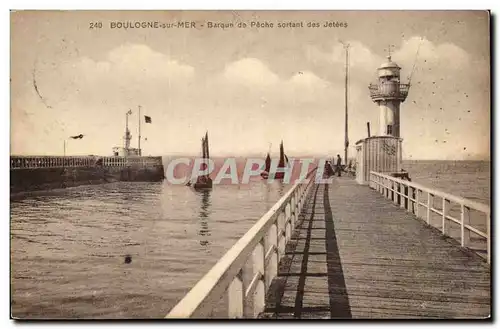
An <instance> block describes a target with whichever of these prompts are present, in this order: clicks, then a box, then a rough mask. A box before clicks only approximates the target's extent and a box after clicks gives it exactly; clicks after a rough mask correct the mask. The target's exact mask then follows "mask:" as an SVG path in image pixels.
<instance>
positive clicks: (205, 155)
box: [201, 137, 207, 159]
mask: <svg viewBox="0 0 500 329" xmlns="http://www.w3.org/2000/svg"><path fill="white" fill-rule="evenodd" d="M201 153H202V158H203V159H205V158H206V157H207V154H206V152H205V138H204V137H203V138H202V139H201Z"/></svg>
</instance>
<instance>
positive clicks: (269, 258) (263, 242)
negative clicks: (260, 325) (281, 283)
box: [166, 169, 316, 318]
mask: <svg viewBox="0 0 500 329" xmlns="http://www.w3.org/2000/svg"><path fill="white" fill-rule="evenodd" d="M315 172H316V169H313V170H312V171H310V172H309V173H308V174H307V176H306V177H305V179H303V180H300V181H298V182H297V183H295V184H294V185H293V187H291V188H290V190H289V191H288V192H287V193H286V194H285V195H284V196H283V197H282V198H281V199H280V200H279V201H278V202H277V203H276V204H275V205H274V206H273V207H272V208H271V209H270V210H269V211H268V212H267V213H266V214H265V215H264V216H262V217H261V218H260V219H259V220H258V221H257V223H256V224H255V225H254V226H253V227H252V228H250V230H248V231H247V233H245V235H243V236H242V237H241V238H240V239H239V240H238V241H237V242H236V244H234V245H233V247H232V248H231V249H229V251H228V252H227V253H226V254H225V255H224V256H223V257H222V258H221V259H220V260H219V261H218V262H217V264H215V265H214V267H212V269H211V270H210V271H209V272H208V273H207V274H206V275H205V276H204V277H203V278H202V279H201V280H200V281H198V283H197V284H196V285H195V286H194V287H193V288H192V289H191V290H190V291H189V292H188V294H187V295H186V296H185V297H184V298H183V299H182V300H181V301H180V302H179V303H178V304H177V305H176V306H175V307H174V308H173V309H172V310H171V311H170V313H169V314H168V315H167V316H166V317H167V318H195V317H201V316H202V315H203V314H204V313H205V312H210V311H211V310H210V309H211V308H214V305H215V304H216V303H218V302H220V301H221V299H223V298H224V297H225V296H224V295H225V294H226V295H227V296H226V297H227V304H228V306H227V315H228V317H229V318H244V317H246V318H252V317H257V316H258V314H259V313H260V312H262V311H263V310H264V307H265V297H266V293H267V291H268V289H269V286H270V284H271V281H272V280H273V278H274V277H276V275H277V274H278V264H279V261H280V259H281V258H282V257H283V256H284V255H285V245H286V243H287V242H288V241H289V240H290V238H291V236H292V232H293V230H294V228H295V225H296V223H297V220H298V216H299V214H300V213H301V211H302V209H303V206H304V204H305V200H306V197H307V195H308V192H309V190H310V188H311V186H312V185H313V184H312V183H313V181H314V178H312V176H313V174H314V173H315ZM250 262H251V265H252V267H248V266H246V265H248V264H250ZM244 278H250V280H244Z"/></svg>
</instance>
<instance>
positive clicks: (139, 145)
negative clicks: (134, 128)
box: [138, 105, 142, 156]
mask: <svg viewBox="0 0 500 329" xmlns="http://www.w3.org/2000/svg"><path fill="white" fill-rule="evenodd" d="M138 147H139V156H141V155H142V152H141V106H140V105H139V143H138Z"/></svg>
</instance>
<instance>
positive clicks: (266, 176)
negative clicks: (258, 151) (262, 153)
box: [260, 152, 271, 179]
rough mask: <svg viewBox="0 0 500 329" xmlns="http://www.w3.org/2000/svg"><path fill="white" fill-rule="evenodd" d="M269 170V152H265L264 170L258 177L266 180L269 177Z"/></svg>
mask: <svg viewBox="0 0 500 329" xmlns="http://www.w3.org/2000/svg"><path fill="white" fill-rule="evenodd" d="M269 170H271V156H270V155H269V152H267V157H266V168H265V169H264V171H263V172H261V173H260V176H261V177H262V178H264V179H267V178H268V177H269Z"/></svg>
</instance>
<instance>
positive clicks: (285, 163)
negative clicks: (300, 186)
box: [260, 141, 289, 179]
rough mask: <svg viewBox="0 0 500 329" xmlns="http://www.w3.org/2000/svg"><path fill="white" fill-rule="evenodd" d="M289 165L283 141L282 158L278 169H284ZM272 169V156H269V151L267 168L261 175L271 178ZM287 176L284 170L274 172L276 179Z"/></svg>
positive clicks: (281, 147) (281, 144) (281, 145)
mask: <svg viewBox="0 0 500 329" xmlns="http://www.w3.org/2000/svg"><path fill="white" fill-rule="evenodd" d="M288 165H289V162H288V157H287V156H286V154H285V151H284V148H283V141H281V143H280V160H279V162H278V168H277V169H283V168H285V167H286V166H288ZM270 169H271V157H270V156H269V152H267V157H266V168H265V170H264V171H263V172H262V173H261V174H260V176H261V177H262V178H264V179H267V178H269V171H270ZM283 177H285V173H284V172H277V173H275V174H274V178H275V179H282V178H283Z"/></svg>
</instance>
